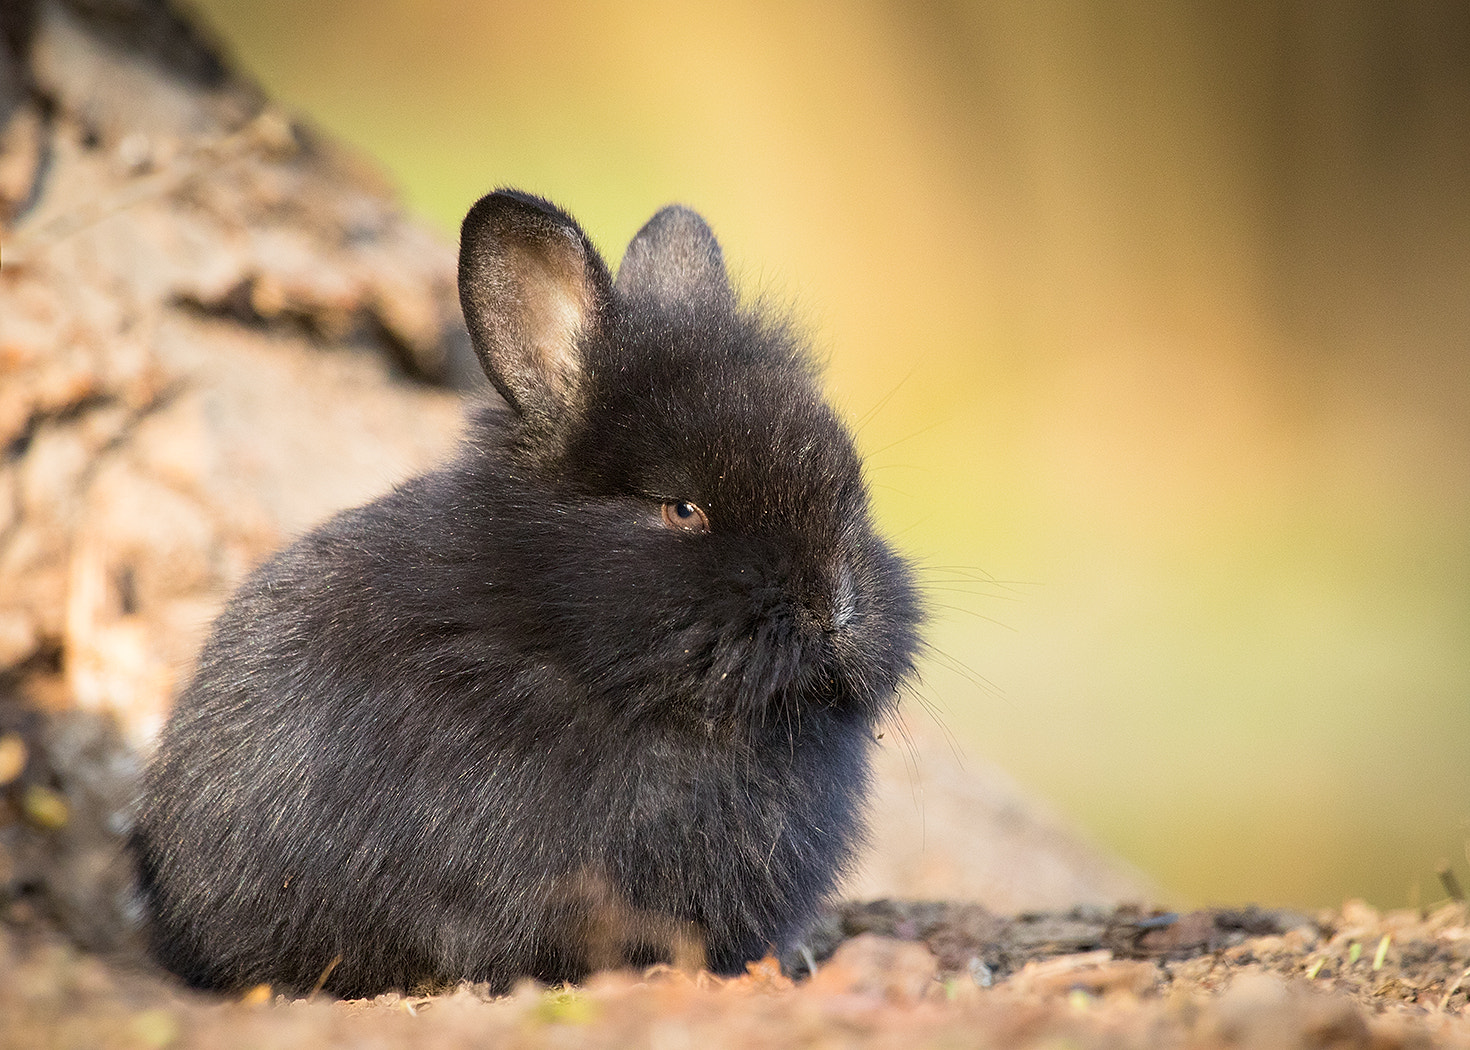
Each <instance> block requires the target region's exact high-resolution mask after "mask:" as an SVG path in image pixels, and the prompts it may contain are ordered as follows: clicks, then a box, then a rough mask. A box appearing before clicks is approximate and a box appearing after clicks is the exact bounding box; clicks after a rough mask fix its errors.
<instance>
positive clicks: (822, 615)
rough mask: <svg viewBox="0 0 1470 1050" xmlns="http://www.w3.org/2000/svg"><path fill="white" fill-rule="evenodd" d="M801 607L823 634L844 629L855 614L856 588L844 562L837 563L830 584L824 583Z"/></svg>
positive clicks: (849, 569) (850, 571) (850, 572)
mask: <svg viewBox="0 0 1470 1050" xmlns="http://www.w3.org/2000/svg"><path fill="white" fill-rule="evenodd" d="M801 605H802V609H803V610H804V611H805V612H806V614H807V615H808V617H809V618H810V620H811V621H812V622H814V623H815V625H816V626H817V627H818V628H819V629H820V630H822V631H824V632H825V633H827V634H834V633H836V632H837V631H840V630H842V629H843V628H845V627H846V626H847V625H848V624H849V623H851V622H852V618H853V616H854V615H855V614H856V613H857V587H856V585H855V584H854V582H853V578H852V569H851V568H849V567H848V565H847V563H846V562H841V563H839V564H838V566H837V571H836V572H835V573H834V574H833V576H832V579H831V581H830V583H825V584H824V585H823V586H822V587H821V588H820V589H819V591H818V593H817V594H814V595H812V596H811V597H809V598H808V599H807V600H806V601H804V602H802V603H801Z"/></svg>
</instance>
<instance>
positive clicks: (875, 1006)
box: [0, 901, 1470, 1050]
mask: <svg viewBox="0 0 1470 1050" xmlns="http://www.w3.org/2000/svg"><path fill="white" fill-rule="evenodd" d="M1467 918H1470V916H1467V912H1466V907H1465V905H1464V904H1463V903H1452V904H1447V905H1445V906H1443V907H1440V908H1438V909H1436V910H1434V911H1433V912H1430V913H1428V914H1422V913H1394V914H1389V915H1380V914H1378V913H1377V912H1375V911H1373V910H1372V909H1370V908H1368V907H1366V906H1364V905H1360V904H1350V905H1348V906H1346V907H1345V908H1343V909H1342V910H1341V911H1339V912H1336V913H1332V914H1325V915H1320V916H1316V917H1312V918H1308V917H1305V916H1298V915H1291V914H1289V913H1283V912H1272V911H1265V910H1257V909H1250V910H1245V911H1201V912H1194V913H1190V914H1185V915H1173V914H1162V915H1161V914H1151V913H1145V912H1141V911H1136V910H1127V909H1121V910H1111V911H1092V912H1089V911H1086V910H1081V911H1074V912H1071V913H1067V914H1048V915H1027V916H1018V917H1014V918H1000V917H997V916H993V915H991V914H990V913H988V912H986V911H985V910H984V909H982V908H980V907H979V906H977V905H972V904H955V903H914V902H894V901H878V902H873V903H869V904H850V905H846V906H844V907H842V908H840V909H839V910H837V911H836V912H835V913H833V914H832V915H830V916H828V918H827V920H826V922H825V925H824V928H823V929H822V930H820V931H818V933H817V935H816V936H815V937H814V938H813V944H812V945H811V953H812V956H813V959H814V960H815V962H816V972H815V974H809V973H807V972H806V969H807V964H806V963H805V962H803V963H800V964H798V965H796V966H794V967H793V969H796V970H797V971H799V972H800V977H799V979H797V980H794V981H793V980H792V979H791V978H790V977H788V976H786V975H785V973H784V972H783V970H782V967H781V966H780V964H779V963H778V962H777V961H776V960H774V959H768V960H765V961H763V962H761V963H754V964H751V966H750V967H749V973H748V974H747V975H746V976H744V977H741V978H738V979H733V980H720V979H717V978H714V977H711V976H710V975H708V974H704V973H696V974H686V973H682V972H679V971H677V970H673V969H670V968H656V969H654V970H650V971H647V972H644V973H607V974H601V975H598V976H595V977H594V978H592V979H591V980H590V981H588V982H587V984H586V985H585V986H582V987H577V988H550V989H548V988H543V987H540V986H538V985H536V984H534V983H532V982H527V983H525V984H524V985H522V986H520V987H518V988H517V989H516V990H515V991H514V992H513V993H512V994H510V995H508V996H502V997H498V998H496V997H491V996H489V995H487V994H486V993H485V992H484V990H483V989H479V988H476V987H473V986H468V985H467V986H463V987H461V988H459V989H457V990H455V991H453V992H451V993H449V994H445V995H439V996H433V997H409V996H402V995H386V996H380V997H378V998H377V999H374V1000H371V1001H361V1002H330V1001H326V1000H324V999H320V998H318V999H303V1000H295V1001H289V1000H287V999H285V998H283V997H278V996H272V994H271V992H270V990H269V989H268V988H265V987H261V988H258V989H256V990H254V991H252V992H251V993H249V994H247V995H245V996H243V997H241V998H237V999H231V1000H222V999H219V998H216V997H212V996H206V995H201V994H197V993H191V992H188V991H186V990H185V989H183V988H181V987H179V986H178V985H177V984H176V983H175V982H173V981H171V980H170V979H168V978H167V977H166V976H163V975H160V974H157V973H153V972H150V971H149V970H147V969H146V967H144V966H142V965H140V964H138V963H136V962H128V961H123V960H118V959H112V960H108V959H105V958H103V957H102V956H99V955H97V954H93V953H89V952H85V951H82V950H79V949H78V948H76V947H75V946H74V945H72V944H70V943H68V942H67V941H65V940H64V939H63V938H61V937H59V936H58V935H57V934H55V932H54V931H50V930H48V929H45V928H44V927H41V926H36V925H27V924H24V923H21V924H19V925H18V924H16V923H15V922H13V921H11V922H7V923H5V924H4V925H3V927H0V932H3V937H0V957H3V966H0V968H3V972H4V974H5V979H4V981H3V982H0V1017H4V1019H5V1021H4V1026H3V1028H0V1046H3V1047H15V1048H17V1050H19V1048H26V1050H33V1048H42V1047H45V1048H51V1047H55V1048H63V1047H66V1048H70V1047H77V1048H82V1047H108V1048H111V1047H116V1048H130V1050H131V1048H137V1050H149V1048H151V1050H162V1048H175V1047H176V1048H181V1050H182V1048H186V1047H188V1048H194V1047H197V1048H220V1047H263V1046H272V1047H339V1046H340V1047H348V1046H352V1047H418V1046H435V1047H476V1046H507V1047H653V1048H658V1050H665V1048H668V1050H672V1048H684V1047H691V1048H692V1047H700V1048H701V1050H711V1048H715V1047H788V1046H789V1047H796V1046H803V1047H805V1046H864V1047H867V1046H871V1047H890V1046H891V1047H905V1048H912V1047H919V1046H925V1047H929V1046H934V1047H950V1046H953V1047H960V1046H967V1047H996V1048H1002V1047H1004V1048H1021V1047H1048V1048H1062V1047H1074V1048H1079V1050H1080V1048H1092V1047H1096V1048H1104V1047H1107V1048H1114V1047H1117V1048H1123V1047H1198V1048H1206V1047H1252V1048H1277V1047H1279V1048H1293V1047H1302V1048H1307V1047H1314V1048H1315V1047H1323V1048H1325V1047H1334V1048H1364V1050H1367V1048H1374V1050H1380V1048H1381V1050H1388V1048H1393V1047H1406V1048H1407V1047H1416V1048H1417V1047H1459V1046H1470V924H1467Z"/></svg>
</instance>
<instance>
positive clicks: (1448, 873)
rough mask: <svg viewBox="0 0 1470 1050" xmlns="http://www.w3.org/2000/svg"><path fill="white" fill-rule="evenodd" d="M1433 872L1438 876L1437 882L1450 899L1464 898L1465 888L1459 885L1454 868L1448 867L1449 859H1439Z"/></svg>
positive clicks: (1460, 899)
mask: <svg viewBox="0 0 1470 1050" xmlns="http://www.w3.org/2000/svg"><path fill="white" fill-rule="evenodd" d="M1435 874H1436V875H1438V876H1439V884H1440V885H1441V886H1443V887H1444V891H1445V893H1447V894H1449V896H1450V899H1451V900H1456V901H1462V900H1464V899H1465V889H1464V887H1463V886H1461V885H1460V880H1459V879H1457V878H1455V869H1454V868H1452V867H1450V862H1449V861H1447V860H1442V861H1440V862H1439V867H1438V868H1437V869H1436V870H1435Z"/></svg>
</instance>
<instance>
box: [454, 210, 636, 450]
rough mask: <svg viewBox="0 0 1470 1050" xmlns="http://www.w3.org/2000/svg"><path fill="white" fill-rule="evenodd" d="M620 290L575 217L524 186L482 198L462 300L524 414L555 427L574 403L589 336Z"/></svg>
mask: <svg viewBox="0 0 1470 1050" xmlns="http://www.w3.org/2000/svg"><path fill="white" fill-rule="evenodd" d="M610 289H611V279H610V278H609V276H608V272H607V266H606V264H605V263H604V262H603V261H602V258H601V257H600V256H599V255H598V254H597V250H596V249H595V248H593V247H592V243H591V242H590V241H589V240H588V239H587V235H586V234H584V233H583V232H582V229H581V227H579V226H578V225H577V224H576V222H575V221H573V219H572V218H571V216H569V215H567V214H566V213H565V212H563V211H562V210H561V209H559V208H557V207H556V206H555V205H554V204H551V203H549V202H547V201H544V200H542V199H541V198H540V197H533V196H531V195H530V194H527V193H521V192H519V191H517V190H496V191H495V192H494V193H492V194H490V195H489V196H487V197H482V198H481V199H480V200H479V201H478V202H477V203H476V204H475V206H474V207H473V208H471V209H470V213H469V214H468V215H467V216H465V220H464V226H463V228H462V229H461V231H460V238H459V302H460V306H461V307H462V308H463V309H464V319H465V324H466V325H467V326H468V328H469V331H470V340H471V342H473V343H474V346H475V352H476V353H477V354H478V355H479V357H480V364H481V365H482V366H483V367H484V369H485V374H486V375H487V376H489V377H490V382H492V383H493V384H495V389H496V390H498V391H500V394H501V396H502V397H504V398H505V400H506V401H507V402H508V403H509V404H510V406H511V408H513V409H515V411H516V412H517V413H519V414H520V415H521V416H522V417H524V418H526V419H527V420H528V421H530V422H533V423H536V424H539V425H549V424H553V423H554V421H555V420H556V419H557V417H559V416H561V415H562V414H563V413H565V412H566V411H567V410H568V409H570V408H573V407H574V406H575V404H576V401H577V392H578V389H579V387H580V383H581V379H582V373H583V360H582V348H583V346H584V344H585V340H586V338H587V337H588V336H589V335H591V334H592V333H593V331H594V330H595V329H596V328H597V327H598V326H599V325H600V323H601V315H602V310H603V307H604V305H605V304H606V303H607V301H608V298H609V294H610Z"/></svg>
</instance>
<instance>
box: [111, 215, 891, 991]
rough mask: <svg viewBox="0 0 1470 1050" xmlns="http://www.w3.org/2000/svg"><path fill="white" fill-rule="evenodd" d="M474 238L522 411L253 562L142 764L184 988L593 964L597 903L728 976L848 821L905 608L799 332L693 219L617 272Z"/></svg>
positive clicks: (575, 233)
mask: <svg viewBox="0 0 1470 1050" xmlns="http://www.w3.org/2000/svg"><path fill="white" fill-rule="evenodd" d="M460 251H461V255H460V258H461V263H460V283H461V297H462V300H463V302H464V306H465V313H466V320H467V322H468V324H469V327H470V332H471V336H472V338H473V340H474V342H475V346H476V349H477V351H478V352H479V353H480V356H481V360H482V363H483V364H484V366H485V369H486V372H487V374H488V375H489V376H490V378H491V380H492V382H494V384H495V386H496V387H497V388H498V389H499V390H500V392H501V393H502V394H503V395H504V398H505V401H506V403H507V405H508V406H509V407H499V408H486V409H484V410H483V411H481V412H480V413H479V414H478V416H477V417H476V418H475V419H474V420H473V422H472V428H471V433H470V437H469V439H468V441H467V442H466V444H465V446H464V448H463V450H462V452H461V454H460V455H459V457H458V458H457V459H456V460H455V461H454V462H452V463H451V464H449V465H448V466H446V467H444V468H443V469H440V470H438V471H435V472H433V473H430V474H426V475H424V476H422V477H419V478H416V479H414V480H412V481H410V482H408V483H407V484H405V485H403V486H401V487H400V488H398V489H397V490H396V491H394V492H392V493H390V494H389V495H387V496H384V497H383V498H382V499H379V500H377V501H376V502H374V503H371V504H369V505H368V506H366V507H362V508H359V509H357V510H351V511H347V512H346V513H343V514H340V515H338V516H337V517H336V518H334V519H332V520H331V521H329V522H327V523H326V524H325V525H323V526H321V527H320V528H318V529H317V530H316V531H314V532H312V533H311V534H309V535H307V536H306V537H304V538H303V539H301V540H300V541H298V542H297V543H295V544H294V545H292V546H291V547H289V548H287V549H286V550H284V551H282V552H281V553H279V554H278V555H276V556H275V557H274V558H272V559H271V560H270V561H269V562H267V563H266V564H265V565H263V566H262V567H261V568H260V569H258V570H257V571H256V572H255V573H254V574H253V575H252V576H251V577H250V578H249V580H248V581H247V582H246V583H245V584H244V586H243V587H242V588H241V590H240V591H239V593H238V594H236V595H235V597H234V598H233V599H232V600H231V602H230V603H229V605H228V607H227V608H226V609H225V611H224V613H223V614H222V615H221V616H220V618H219V620H218V622H217V623H216V624H215V626H214V630H213V633H212V635H211V637H210V640H209V642H208V644H207V645H206V646H205V649H204V651H203V654H202V656H201V657H200V661H199V665H198V669H197V671H196V672H195V675H194V677H193V680H192V682H191V683H190V685H189V686H188V688H187V689H186V690H185V691H184V693H183V694H182V696H181V697H180V698H179V701H178V704H177V706H176V708H175V710H174V713H173V716H172V718H171V719H170V721H169V723H168V725H167V727H166V728H165V730H164V732H163V735H162V738H161V740H160V743H159V747H158V751H157V754H156V756H155V757H154V759H153V761H152V763H151V766H150V768H149V771H148V775H147V778H146V785H145V789H144V795H143V799H142V804H141V806H140V812H139V817H138V821H137V825H136V829H135V831H134V833H133V836H132V843H131V844H132V848H133V851H134V854H135V857H136V859H137V864H138V870H139V873H140V882H141V886H142V889H143V893H144V898H145V900H146V903H147V906H148V909H149V911H150V913H151V919H152V923H151V929H152V937H153V940H152V944H153V949H154V952H155V954H156V956H157V958H158V959H159V960H160V961H161V962H163V963H164V965H166V966H167V967H169V968H170V969H171V970H173V971H174V972H175V973H177V974H178V975H179V976H181V977H182V978H184V979H185V980H186V981H188V982H189V983H191V984H193V985H197V986H201V987H207V988H218V989H239V988H243V987H246V986H250V985H253V984H256V983H259V982H269V983H271V984H273V985H276V986H277V987H279V988H283V989H288V990H293V991H297V992H300V991H305V990H310V989H311V988H313V987H315V986H317V985H318V982H319V981H320V980H321V978H322V976H323V974H326V975H327V976H326V980H325V988H326V990H327V991H329V992H332V993H335V994H338V995H342V996H357V995H369V994H373V993H377V992H380V991H383V990H385V989H391V988H415V987H423V986H425V985H432V984H438V983H442V982H448V981H454V980H457V979H461V978H468V979H470V980H482V981H489V982H491V983H492V984H495V985H497V986H501V987H503V986H505V985H506V984H508V983H509V982H510V981H512V980H513V979H515V978H516V977H518V976H521V975H530V976H534V977H538V978H541V979H542V980H546V981H559V980H567V979H577V978H578V977H580V976H582V975H584V974H585V973H586V972H587V970H588V969H589V967H591V966H593V965H595V964H598V963H600V962H605V961H606V953H605V951H603V950H602V949H605V948H606V945H605V944H604V945H602V948H598V946H597V945H595V944H592V943H591V941H592V940H595V939H596V938H595V937H594V936H593V933H592V932H591V931H595V930H598V929H602V930H603V931H604V932H605V931H606V929H607V924H606V922H603V920H604V919H605V918H606V916H599V915H598V914H596V912H597V911H598V910H604V911H605V910H607V909H608V908H610V907H611V908H613V909H615V910H617V912H618V913H619V915H620V916H621V917H622V920H621V923H620V925H619V924H618V923H615V924H614V926H615V939H617V941H618V944H617V947H618V950H619V951H620V952H621V953H622V957H624V958H627V959H629V960H632V961H644V960H651V959H653V958H657V957H659V956H660V955H666V954H667V952H668V946H667V944H662V945H661V944H660V943H658V942H659V940H660V936H659V935H658V934H657V933H656V932H654V931H656V930H657V929H659V928H670V927H668V926H667V924H666V925H665V926H664V927H660V925H659V924H660V923H661V922H663V921H664V920H667V921H668V922H670V923H673V924H674V927H675V928H679V929H688V930H694V931H697V935H698V937H699V938H702V942H703V950H704V953H705V958H706V959H707V961H708V963H709V965H710V966H711V967H712V968H713V969H715V970H717V971H722V972H729V971H734V970H737V969H738V968H739V967H740V966H741V965H742V964H743V963H744V962H745V961H747V960H749V959H752V958H756V957H758V956H760V955H762V954H763V953H765V952H766V951H768V950H770V949H771V948H775V949H777V950H780V949H782V948H785V947H787V946H788V945H789V944H790V942H791V941H792V940H793V939H794V938H796V937H798V936H799V935H800V934H801V933H802V931H803V927H804V925H805V924H806V923H807V922H808V921H809V920H810V918H811V917H812V915H813V912H814V910H815V909H816V908H817V907H818V906H819V905H820V904H821V902H822V901H823V900H824V899H825V898H826V897H827V896H828V895H829V894H830V892H831V891H832V890H833V888H834V884H835V882H836V880H837V879H838V878H839V876H840V875H841V874H842V873H843V871H844V870H845V868H846V867H847V865H848V864H849V862H850V861H851V859H852V856H853V852H854V849H855V847H856V845H857V844H858V843H859V841H860V839H861V835H862V809H863V802H864V798H865V794H866V790H867V786H868V759H869V751H870V748H871V746H872V739H873V731H874V726H875V723H876V722H877V721H878V720H879V719H880V718H882V717H883V716H884V715H885V714H886V713H887V712H889V711H890V710H891V709H892V707H893V705H894V704H895V703H896V691H897V689H898V687H899V685H900V683H901V681H902V680H903V678H904V677H905V675H906V674H908V673H909V671H910V668H911V662H912V658H913V654H914V651H915V647H916V645H917V634H916V631H917V623H918V619H919V610H918V601H917V598H916V595H915V591H914V588H913V584H912V581H911V577H910V572H909V570H908V568H907V566H906V565H905V563H904V562H903V561H902V560H901V559H900V558H899V557H897V556H896V555H895V554H894V553H893V552H892V551H891V550H890V549H889V547H888V546H887V545H886V544H885V543H884V542H883V541H882V540H881V539H880V538H879V537H878V536H877V535H876V534H875V533H874V531H873V527H872V524H871V521H870V517H869V510H868V497H867V492H866V489H865V487H864V483H863V480H862V476H861V469H860V463H859V460H858V457H857V455H856V453H855V451H854V449H853V445H852V441H851V438H850V436H849V434H848V432H847V431H846V429H845V428H844V426H843V425H842V423H841V422H840V421H839V420H838V419H837V417H836V416H835V415H834V414H833V412H832V411H831V409H830V408H829V407H828V406H827V405H826V403H825V402H824V401H823V399H822V397H821V394H820V392H819V389H818V386H817V382H816V378H815V375H814V371H813V368H812V366H811V365H810V364H809V362H808V359H807V358H806V356H805V354H804V353H803V351H802V349H801V347H800V346H799V344H798V342H797V340H796V339H795V338H794V336H793V335H792V333H791V331H790V330H789V329H788V328H787V327H786V326H785V325H784V324H782V323H780V322H777V321H773V320H771V319H769V318H766V317H763V316H762V315H761V314H760V313H759V312H756V311H752V310H748V309H745V308H743V307H741V306H740V305H739V304H737V303H736V301H735V298H734V296H733V295H732V293H731V290H730V285H729V281H728V278H727V276H726V273H725V268H724V264H723V262H722V259H721V255H720V250H719V246H718V244H717V243H716V241H715V239H714V237H713V235H712V234H711V233H710V231H709V229H708V227H707V226H706V225H705V224H704V222H703V220H701V219H700V218H699V217H698V216H697V215H695V214H694V213H693V212H690V211H688V210H686V209H682V208H666V209H664V210H663V211H661V212H659V213H658V214H657V215H656V216H654V218H653V219H652V220H651V221H650V222H649V223H648V225H647V226H645V227H644V229H643V230H642V231H641V232H640V233H639V234H638V236H637V237H636V238H635V239H634V241H633V243H632V244H631V245H630V247H629V249H628V252H627V254H626V256H625V258H624V262H623V265H622V267H621V269H620V272H619V275H618V280H617V283H616V285H614V284H613V283H612V281H611V279H610V277H609V274H608V271H607V268H606V266H605V265H604V264H603V262H602V260H601V259H600V258H599V257H598V255H597V253H596V251H595V250H594V249H593V248H592V245H591V244H590V242H589V241H588V240H587V238H586V236H585V235H584V234H583V233H582V231H581V230H580V229H579V228H578V226H577V225H576V223H575V222H573V220H572V219H571V218H570V217H568V216H567V215H565V214H564V213H562V212H561V211H559V210H558V209H556V208H555V207H554V206H552V205H551V204H548V203H547V202H545V201H542V200H539V199H537V198H534V197H530V196H527V195H524V194H520V193H516V192H513V191H501V192H497V193H494V194H491V195H490V196H488V197H486V198H484V199H483V200H481V201H480V202H479V203H478V204H477V205H476V206H475V207H474V209H473V210H472V211H471V212H470V214H469V216H468V218H466V220H465V225H464V230H463V235H462V240H461V250H460ZM683 501H689V502H692V503H694V504H696V505H697V506H698V507H699V508H701V509H702V510H703V511H704V513H705V514H706V515H707V518H708V522H709V530H708V532H703V533H700V532H690V531H684V530H681V529H679V528H675V527H671V525H670V524H668V523H667V522H666V520H665V518H664V516H663V514H662V508H663V507H664V505H665V504H672V505H678V504H680V503H682V502H683ZM589 887H590V888H589ZM642 922H646V923H647V924H648V930H646V931H642V932H640V930H639V929H638V928H637V927H638V925H639V923H642ZM599 923H601V925H599ZM630 927H632V928H631V929H630ZM328 971H330V972H328Z"/></svg>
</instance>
